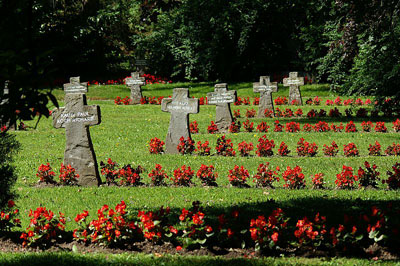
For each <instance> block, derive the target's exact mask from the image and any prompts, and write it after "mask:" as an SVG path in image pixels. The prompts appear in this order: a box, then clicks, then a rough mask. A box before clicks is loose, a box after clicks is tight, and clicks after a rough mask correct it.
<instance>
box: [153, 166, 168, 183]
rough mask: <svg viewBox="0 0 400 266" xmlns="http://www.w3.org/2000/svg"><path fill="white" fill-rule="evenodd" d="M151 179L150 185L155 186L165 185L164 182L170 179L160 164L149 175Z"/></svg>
mask: <svg viewBox="0 0 400 266" xmlns="http://www.w3.org/2000/svg"><path fill="white" fill-rule="evenodd" d="M149 177H150V178H151V182H150V183H151V184H152V185H153V186H162V185H165V182H164V180H167V179H168V178H169V177H168V175H167V173H165V171H164V170H163V169H162V166H161V165H160V164H156V166H155V168H154V169H153V170H151V172H150V173H149Z"/></svg>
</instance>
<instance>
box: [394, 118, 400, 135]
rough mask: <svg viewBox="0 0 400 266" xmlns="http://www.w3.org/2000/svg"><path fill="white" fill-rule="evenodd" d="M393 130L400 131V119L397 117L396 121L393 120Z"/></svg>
mask: <svg viewBox="0 0 400 266" xmlns="http://www.w3.org/2000/svg"><path fill="white" fill-rule="evenodd" d="M393 130H394V132H400V119H398V118H397V119H396V121H394V122H393Z"/></svg>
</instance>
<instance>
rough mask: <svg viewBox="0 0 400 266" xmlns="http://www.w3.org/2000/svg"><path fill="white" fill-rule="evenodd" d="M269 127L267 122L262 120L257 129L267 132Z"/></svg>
mask: <svg viewBox="0 0 400 266" xmlns="http://www.w3.org/2000/svg"><path fill="white" fill-rule="evenodd" d="M268 129H269V126H268V125H267V123H266V122H261V123H260V124H258V126H257V131H258V132H265V133H267V132H268Z"/></svg>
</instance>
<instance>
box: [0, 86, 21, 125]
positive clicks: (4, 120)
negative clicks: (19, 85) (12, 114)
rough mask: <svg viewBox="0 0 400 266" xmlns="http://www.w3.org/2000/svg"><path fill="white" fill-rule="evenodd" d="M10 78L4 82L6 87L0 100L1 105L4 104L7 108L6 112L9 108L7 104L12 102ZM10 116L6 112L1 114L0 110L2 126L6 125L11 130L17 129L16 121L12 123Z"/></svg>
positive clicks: (3, 106)
mask: <svg viewBox="0 0 400 266" xmlns="http://www.w3.org/2000/svg"><path fill="white" fill-rule="evenodd" d="M9 82H10V81H9V80H6V81H5V82H4V89H3V96H2V97H1V99H2V100H1V101H0V106H2V109H4V108H5V110H3V111H5V112H7V110H9V107H7V104H9V103H10V90H9V88H8V84H9ZM7 117H8V116H5V115H4V113H3V114H1V112H0V127H3V126H6V127H7V128H8V129H10V130H16V129H17V123H16V121H15V122H13V123H11V124H10V118H9V117H8V118H7Z"/></svg>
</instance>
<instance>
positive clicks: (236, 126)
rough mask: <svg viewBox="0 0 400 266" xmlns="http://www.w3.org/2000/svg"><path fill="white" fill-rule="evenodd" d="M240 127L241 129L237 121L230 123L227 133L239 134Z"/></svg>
mask: <svg viewBox="0 0 400 266" xmlns="http://www.w3.org/2000/svg"><path fill="white" fill-rule="evenodd" d="M240 127H241V124H240V121H239V120H237V121H233V122H232V123H231V125H230V126H229V132H231V133H238V132H240Z"/></svg>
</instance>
